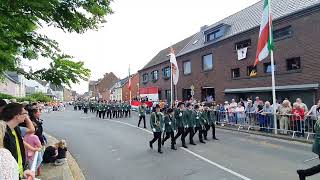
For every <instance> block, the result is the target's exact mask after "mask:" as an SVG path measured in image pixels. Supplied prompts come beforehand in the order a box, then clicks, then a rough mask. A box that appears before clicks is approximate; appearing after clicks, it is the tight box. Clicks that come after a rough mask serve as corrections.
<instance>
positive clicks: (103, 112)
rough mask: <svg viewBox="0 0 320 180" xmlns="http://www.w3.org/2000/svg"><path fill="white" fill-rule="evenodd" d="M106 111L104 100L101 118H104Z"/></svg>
mask: <svg viewBox="0 0 320 180" xmlns="http://www.w3.org/2000/svg"><path fill="white" fill-rule="evenodd" d="M106 112H107V103H106V101H104V102H103V103H102V119H104V118H105V117H106Z"/></svg>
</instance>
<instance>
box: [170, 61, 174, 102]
mask: <svg viewBox="0 0 320 180" xmlns="http://www.w3.org/2000/svg"><path fill="white" fill-rule="evenodd" d="M172 78H173V76H172V63H171V62H170V86H171V89H170V99H171V100H170V101H171V102H170V103H171V108H173V84H172V81H173V79H172Z"/></svg>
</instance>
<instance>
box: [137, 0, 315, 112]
mask: <svg viewBox="0 0 320 180" xmlns="http://www.w3.org/2000/svg"><path fill="white" fill-rule="evenodd" d="M262 6H263V1H260V2H258V3H256V4H254V5H252V6H250V7H248V8H246V9H244V10H242V11H240V12H238V13H235V14H233V15H231V16H229V17H227V18H225V19H223V20H221V21H219V22H216V23H214V24H213V25H211V26H203V27H201V29H200V31H199V32H198V33H196V34H195V35H193V36H192V38H191V39H188V40H189V42H187V43H185V45H184V47H183V48H182V49H181V50H180V51H178V52H176V53H177V61H178V66H179V69H180V79H179V82H178V85H177V87H176V89H177V92H176V94H177V96H178V99H181V100H182V99H183V100H186V99H189V98H190V96H191V90H190V87H191V86H192V85H193V86H194V87H195V94H194V97H195V98H196V99H201V100H206V99H208V98H209V97H210V99H211V98H212V99H215V100H216V101H218V102H220V103H221V102H223V101H224V100H226V99H231V98H236V99H239V98H246V97H251V96H252V97H254V96H260V97H262V98H263V99H268V100H271V74H270V70H271V68H270V58H268V59H265V60H264V61H262V62H260V63H259V64H258V65H257V68H256V69H254V68H253V67H252V65H253V63H254V60H255V54H256V49H257V48H256V47H257V42H258V33H259V25H260V19H261V14H262ZM272 16H273V36H274V39H275V52H274V59H275V65H276V91H277V98H278V99H281V100H282V99H284V98H288V99H289V100H291V101H294V99H295V98H297V97H301V98H303V100H304V101H305V102H306V103H307V104H308V105H309V106H310V105H311V104H313V103H315V100H316V99H318V98H319V97H320V96H319V81H320V77H319V76H317V72H318V71H319V70H320V65H319V60H320V59H319V58H320V50H319V47H320V38H319V35H318V32H319V29H320V2H319V1H318V0H307V1H293V0H273V1H272ZM167 52H169V51H168V50H167ZM152 61H153V60H151V61H150V62H152ZM150 62H149V63H150ZM165 66H169V61H168V58H167V60H163V61H160V60H158V61H157V62H156V63H152V67H148V66H146V67H145V68H143V69H142V70H140V71H139V73H140V78H141V80H140V85H141V86H153V85H157V86H159V87H161V90H159V91H162V89H163V90H165V89H170V79H169V81H168V80H165V79H163V78H159V81H157V82H156V83H153V82H152V81H150V80H149V79H148V78H147V77H149V76H150V77H152V76H153V75H152V73H153V71H154V70H161V69H163V67H165ZM168 71H169V74H170V68H169V70H168ZM253 71H256V74H257V75H256V76H254V77H251V76H249V75H250V73H252V72H253ZM146 74H147V75H146ZM149 74H150V75H149ZM163 75H164V74H163ZM143 80H145V81H143ZM161 93H162V92H161ZM161 99H164V97H163V96H162V97H161Z"/></svg>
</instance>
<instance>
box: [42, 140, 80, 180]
mask: <svg viewBox="0 0 320 180" xmlns="http://www.w3.org/2000/svg"><path fill="white" fill-rule="evenodd" d="M46 137H47V139H48V144H49V145H52V144H54V143H56V142H58V140H57V139H56V138H54V137H52V136H50V135H48V134H46ZM67 159H68V163H67V164H64V165H62V166H54V165H52V164H43V167H42V172H41V176H39V177H38V178H39V179H41V180H85V177H84V175H83V174H82V172H81V169H80V168H79V166H78V164H77V163H76V161H75V160H74V158H73V157H72V155H71V154H70V152H68V154H67Z"/></svg>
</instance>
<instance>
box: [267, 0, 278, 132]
mask: <svg viewBox="0 0 320 180" xmlns="http://www.w3.org/2000/svg"><path fill="white" fill-rule="evenodd" d="M268 1H269V18H270V19H269V33H270V34H269V36H270V38H269V40H272V38H273V35H272V19H271V0H268ZM269 43H270V42H269ZM270 57H271V76H272V104H273V108H272V109H273V124H274V133H275V134H278V128H277V115H276V108H277V107H276V105H277V102H276V80H275V68H274V57H273V49H271V51H270Z"/></svg>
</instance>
